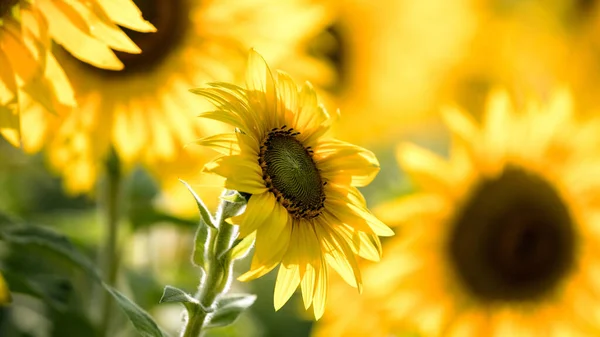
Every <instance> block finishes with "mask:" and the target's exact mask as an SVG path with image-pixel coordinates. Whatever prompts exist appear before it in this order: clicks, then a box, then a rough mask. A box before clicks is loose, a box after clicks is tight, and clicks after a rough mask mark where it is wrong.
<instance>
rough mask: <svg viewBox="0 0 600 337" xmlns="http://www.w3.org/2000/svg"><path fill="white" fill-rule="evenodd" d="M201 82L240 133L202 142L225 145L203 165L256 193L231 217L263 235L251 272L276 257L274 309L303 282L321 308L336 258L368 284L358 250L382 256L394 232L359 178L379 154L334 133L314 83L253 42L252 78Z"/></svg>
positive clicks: (373, 167) (248, 276)
mask: <svg viewBox="0 0 600 337" xmlns="http://www.w3.org/2000/svg"><path fill="white" fill-rule="evenodd" d="M193 92H195V93H197V94H199V95H202V96H204V97H206V98H208V99H209V100H210V101H211V102H212V103H213V104H215V105H216V107H217V110H216V111H212V112H205V113H203V114H202V115H201V116H203V117H206V118H211V119H215V120H219V121H222V122H225V123H229V124H231V125H233V126H235V127H236V132H235V133H228V134H218V135H214V136H210V137H208V138H205V139H204V140H201V141H200V143H201V144H204V145H206V146H210V147H213V148H215V149H217V150H220V151H222V152H223V156H221V157H219V158H218V159H216V160H214V161H212V162H210V163H208V164H207V165H206V167H205V170H206V171H208V172H211V173H216V174H218V175H220V176H223V177H225V178H226V181H225V187H226V188H228V189H232V190H237V191H240V192H245V193H249V194H251V197H250V198H249V201H248V205H247V207H246V211H245V212H244V214H242V215H241V216H240V217H236V218H233V219H232V221H233V223H235V224H239V227H240V237H246V236H248V235H256V245H255V252H254V256H253V259H252V264H251V267H250V271H248V272H247V273H245V274H243V275H242V276H240V278H239V279H240V280H243V281H247V280H252V279H255V278H258V277H261V276H263V275H265V274H266V273H268V272H269V271H271V270H272V269H274V268H275V267H276V266H277V265H279V264H281V266H280V267H279V272H278V275H277V282H276V285H275V299H274V302H275V303H274V304H275V309H276V310H278V309H279V308H281V306H283V304H285V302H287V300H288V299H289V298H290V296H291V295H292V294H293V293H294V291H295V290H296V288H297V287H298V285H300V287H301V289H302V297H303V299H304V306H305V308H307V309H308V308H309V307H310V306H311V305H312V307H313V312H314V315H315V317H316V318H317V319H318V318H320V317H321V315H322V314H323V310H324V305H325V299H326V296H327V282H328V265H330V266H332V267H333V269H335V270H336V271H337V272H338V273H339V274H340V275H341V276H342V277H343V278H344V280H345V281H346V282H347V283H349V284H350V285H352V286H354V287H358V289H359V291H360V289H361V276H360V271H359V269H358V265H357V259H356V258H357V256H361V257H364V258H367V259H370V260H378V259H379V257H380V255H381V250H380V248H381V246H380V242H379V238H378V235H384V236H387V235H392V234H393V232H392V231H391V230H390V229H389V228H388V227H387V226H386V225H384V224H383V223H382V222H380V221H379V220H378V219H377V218H375V217H374V216H373V215H372V214H371V212H370V211H369V210H368V209H367V207H366V202H365V200H364V198H363V197H362V195H361V194H360V192H359V191H358V189H357V188H356V186H365V185H367V184H369V183H370V182H371V180H373V178H374V177H375V175H376V174H377V172H378V171H379V164H378V162H377V159H376V158H375V156H374V155H373V154H372V153H371V152H370V151H368V150H366V149H363V148H361V147H358V146H355V145H352V144H349V143H345V142H342V141H340V140H337V139H333V138H327V137H326V136H325V134H326V132H327V131H328V129H329V128H330V126H331V123H332V118H331V117H330V115H329V114H328V113H327V111H326V110H325V109H324V108H323V107H322V106H321V105H319V104H318V101H317V96H316V94H315V92H314V90H313V88H312V87H311V86H310V84H308V83H306V84H305V85H304V86H303V87H302V88H301V89H300V88H298V87H297V86H296V84H295V83H294V82H293V81H292V79H291V78H290V77H289V76H288V75H286V74H285V73H283V72H277V73H275V74H272V73H271V71H270V69H269V68H268V66H267V64H266V62H265V61H264V59H263V58H262V57H261V56H260V55H259V54H257V53H256V52H254V51H251V52H250V56H249V59H248V68H247V74H246V88H241V87H238V86H235V85H231V84H227V83H214V84H212V85H211V86H210V87H208V88H204V89H195V90H193Z"/></svg>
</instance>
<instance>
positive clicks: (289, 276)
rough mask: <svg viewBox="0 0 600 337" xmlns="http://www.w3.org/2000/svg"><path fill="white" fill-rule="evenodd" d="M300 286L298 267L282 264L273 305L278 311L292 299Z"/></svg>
mask: <svg viewBox="0 0 600 337" xmlns="http://www.w3.org/2000/svg"><path fill="white" fill-rule="evenodd" d="M298 284H300V271H299V269H298V265H295V264H291V265H285V264H282V265H281V266H279V272H278V273H277V281H276V282H275V295H274V297H273V304H274V306H275V310H276V311H277V310H279V309H281V307H283V305H284V304H285V303H286V302H287V301H288V300H289V299H290V297H292V295H293V294H294V292H295V291H296V289H297V288H298Z"/></svg>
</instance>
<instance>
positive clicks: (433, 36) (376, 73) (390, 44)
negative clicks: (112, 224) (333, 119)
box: [279, 0, 476, 145]
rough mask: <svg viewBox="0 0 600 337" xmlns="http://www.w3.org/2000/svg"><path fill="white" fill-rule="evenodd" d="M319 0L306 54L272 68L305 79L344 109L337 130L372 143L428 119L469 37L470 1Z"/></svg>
mask: <svg viewBox="0 0 600 337" xmlns="http://www.w3.org/2000/svg"><path fill="white" fill-rule="evenodd" d="M326 3H327V5H328V9H329V10H328V12H327V13H326V14H327V19H326V20H324V21H323V22H321V25H320V26H319V27H318V28H319V30H317V31H316V32H315V33H314V34H312V36H311V38H310V39H308V40H307V41H306V44H305V47H304V48H306V49H307V51H308V53H307V55H306V57H304V58H296V59H294V61H291V62H286V63H284V64H281V65H280V66H279V68H281V69H282V70H284V71H286V72H288V73H290V74H291V75H292V76H293V77H294V78H298V79H301V80H309V81H310V82H311V83H313V84H314V85H315V88H316V89H317V92H318V93H319V95H320V97H322V98H323V99H322V100H323V104H324V105H325V106H326V107H328V108H331V107H336V108H337V107H339V108H340V109H341V110H342V111H343V112H344V118H343V119H341V120H340V121H339V122H338V123H337V125H336V126H335V127H334V131H335V133H336V135H340V136H343V137H344V138H346V139H348V140H351V141H353V142H357V143H359V144H361V145H377V144H384V143H386V141H389V140H391V139H394V138H395V137H397V135H398V133H399V132H405V131H411V129H414V128H420V127H422V126H423V125H424V124H427V123H429V122H431V119H432V116H435V114H434V111H435V108H436V107H437V104H436V100H437V99H438V97H439V94H440V92H439V91H440V89H441V84H442V83H443V82H444V79H445V77H446V76H447V75H448V73H449V72H450V71H451V70H452V67H453V66H454V65H455V64H456V63H458V62H459V61H460V60H461V58H462V56H463V54H465V52H466V51H467V47H468V42H469V39H470V37H471V35H473V30H474V22H475V21H476V18H475V17H474V14H475V13H474V12H473V11H472V10H471V7H470V6H469V3H470V0H461V1H455V2H452V4H450V3H449V2H447V1H442V0H424V1H395V0H386V1H376V2H372V1H371V2H370V1H361V0H349V1H343V2H342V1H326ZM431 22H435V24H433V25H432V24H431ZM374 116H377V118H373V117H374ZM365 120H369V123H364V121H365ZM373 135H377V137H373Z"/></svg>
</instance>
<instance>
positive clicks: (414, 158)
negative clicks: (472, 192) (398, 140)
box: [396, 143, 456, 196]
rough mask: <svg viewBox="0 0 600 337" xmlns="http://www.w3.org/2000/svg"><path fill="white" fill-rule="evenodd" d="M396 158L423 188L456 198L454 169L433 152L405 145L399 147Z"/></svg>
mask: <svg viewBox="0 0 600 337" xmlns="http://www.w3.org/2000/svg"><path fill="white" fill-rule="evenodd" d="M396 157H397V159H398V162H399V163H400V166H401V167H402V168H403V169H404V170H405V171H406V172H407V173H408V174H409V175H410V177H411V178H412V179H413V180H414V181H415V183H417V184H418V185H419V186H420V187H421V188H423V189H425V190H427V191H436V192H438V193H441V194H444V195H447V196H454V194H455V193H456V190H455V188H454V185H455V183H454V180H453V175H452V172H453V170H452V167H450V165H449V164H448V162H447V161H445V160H443V159H442V158H441V157H439V156H438V155H436V154H434V153H433V152H431V151H428V150H425V149H423V148H421V147H418V146H416V145H413V144H410V143H405V144H402V145H401V146H399V147H398V149H397V151H396Z"/></svg>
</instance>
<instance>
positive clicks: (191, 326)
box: [182, 202, 237, 337]
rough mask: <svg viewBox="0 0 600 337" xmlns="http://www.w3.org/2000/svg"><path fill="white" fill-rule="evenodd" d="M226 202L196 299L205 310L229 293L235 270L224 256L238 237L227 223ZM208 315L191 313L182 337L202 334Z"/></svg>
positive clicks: (201, 311)
mask: <svg viewBox="0 0 600 337" xmlns="http://www.w3.org/2000/svg"><path fill="white" fill-rule="evenodd" d="M224 205H225V202H222V203H221V205H220V207H219V212H217V219H216V223H217V224H218V230H217V233H216V235H211V236H210V237H209V240H210V241H209V242H208V258H209V263H208V268H207V270H206V276H205V278H204V281H203V283H202V285H201V287H200V290H199V292H198V294H197V295H196V298H197V299H198V300H199V301H200V304H201V305H202V307H203V308H206V309H212V308H214V304H215V300H216V299H217V297H218V296H219V295H220V294H223V293H224V292H226V291H227V286H228V285H229V283H230V282H231V272H232V270H233V261H230V260H229V259H227V258H224V256H223V254H224V253H225V252H227V251H228V250H229V249H230V248H231V246H232V244H233V240H234V238H235V237H236V235H237V231H236V228H235V227H234V226H232V225H230V224H229V223H227V222H226V221H225V218H224V215H223V209H224ZM207 315H208V313H207V312H206V311H205V310H198V311H196V312H192V313H190V315H189V317H188V320H187V322H186V325H185V327H184V329H183V333H182V337H198V336H200V335H201V334H202V332H203V328H204V326H205V324H206V323H207V319H206V317H207Z"/></svg>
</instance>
